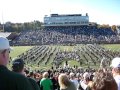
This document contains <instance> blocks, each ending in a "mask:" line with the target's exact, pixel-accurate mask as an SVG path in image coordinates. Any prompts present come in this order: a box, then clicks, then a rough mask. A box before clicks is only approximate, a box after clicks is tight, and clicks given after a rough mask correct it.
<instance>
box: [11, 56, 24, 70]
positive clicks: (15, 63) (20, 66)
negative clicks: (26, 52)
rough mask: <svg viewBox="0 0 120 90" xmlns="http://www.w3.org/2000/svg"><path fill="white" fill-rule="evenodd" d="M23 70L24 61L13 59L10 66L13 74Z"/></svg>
mask: <svg viewBox="0 0 120 90" xmlns="http://www.w3.org/2000/svg"><path fill="white" fill-rule="evenodd" d="M23 68H24V61H23V60H22V59H20V58H19V59H15V60H14V61H13V64H12V69H13V71H15V72H20V71H21V70H22V69H23Z"/></svg>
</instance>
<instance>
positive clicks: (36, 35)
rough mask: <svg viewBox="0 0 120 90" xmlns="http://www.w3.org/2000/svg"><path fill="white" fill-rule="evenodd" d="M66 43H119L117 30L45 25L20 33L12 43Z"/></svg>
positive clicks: (119, 38)
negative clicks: (38, 28)
mask: <svg viewBox="0 0 120 90" xmlns="http://www.w3.org/2000/svg"><path fill="white" fill-rule="evenodd" d="M68 43H75V44H76V43H77V44H79V43H120V37H119V35H118V34H117V31H113V30H112V29H111V28H98V27H97V26H64V27H57V26H56V27H52V26H51V27H45V28H44V29H42V30H28V31H23V32H21V33H20V35H19V36H18V37H16V38H15V39H14V40H13V41H12V42H11V44H12V45H44V44H68Z"/></svg>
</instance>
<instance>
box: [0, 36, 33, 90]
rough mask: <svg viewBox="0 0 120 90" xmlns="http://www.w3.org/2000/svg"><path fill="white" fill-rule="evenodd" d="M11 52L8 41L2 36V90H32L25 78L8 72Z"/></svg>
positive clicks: (0, 40) (0, 54)
mask: <svg viewBox="0 0 120 90" xmlns="http://www.w3.org/2000/svg"><path fill="white" fill-rule="evenodd" d="M10 50H11V48H10V45H9V41H8V39H7V38H5V37H2V36H0V90H31V85H30V82H29V81H28V79H27V78H26V77H25V76H23V75H21V74H17V73H14V72H12V71H10V70H8V68H7V64H8V62H9V52H10Z"/></svg>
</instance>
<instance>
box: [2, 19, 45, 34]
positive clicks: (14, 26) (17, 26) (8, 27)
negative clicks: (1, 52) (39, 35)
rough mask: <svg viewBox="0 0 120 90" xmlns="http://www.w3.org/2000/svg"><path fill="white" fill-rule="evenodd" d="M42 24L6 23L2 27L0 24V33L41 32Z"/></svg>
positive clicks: (33, 22) (38, 22)
mask: <svg viewBox="0 0 120 90" xmlns="http://www.w3.org/2000/svg"><path fill="white" fill-rule="evenodd" d="M42 25H43V23H42V22H40V21H37V20H34V21H31V22H24V23H12V22H6V23H5V24H4V25H3V24H1V23H0V31H4V32H21V31H25V30H41V29H42V28H43V27H42Z"/></svg>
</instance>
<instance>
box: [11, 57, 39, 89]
mask: <svg viewBox="0 0 120 90" xmlns="http://www.w3.org/2000/svg"><path fill="white" fill-rule="evenodd" d="M12 71H14V72H16V73H19V74H22V75H25V72H24V61H23V60H22V59H21V58H16V59H15V60H14V61H13V64H12ZM28 80H29V82H30V84H31V86H32V90H40V88H39V86H38V84H37V82H36V81H35V80H34V79H32V78H29V77H28Z"/></svg>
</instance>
